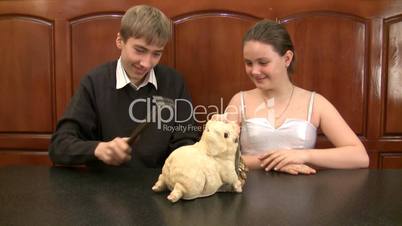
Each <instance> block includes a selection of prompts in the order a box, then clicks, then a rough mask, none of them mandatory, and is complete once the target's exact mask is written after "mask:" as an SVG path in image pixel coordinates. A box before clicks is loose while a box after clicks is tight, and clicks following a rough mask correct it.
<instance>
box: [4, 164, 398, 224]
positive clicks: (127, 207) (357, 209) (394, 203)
mask: <svg viewBox="0 0 402 226" xmlns="http://www.w3.org/2000/svg"><path fill="white" fill-rule="evenodd" d="M159 172H160V170H159V169H145V168H140V167H138V168H108V169H84V168H81V169H71V168H47V167H34V166H23V167H22V166H15V167H2V168H0V225H203V226H204V225H205V226H207V225H208V226H209V225H402V170H368V169H364V170H323V171H320V172H318V174H316V175H313V176H291V175H286V174H280V173H272V172H269V173H265V172H262V171H253V172H250V173H249V174H248V180H247V183H246V185H245V187H244V192H243V193H240V194H236V193H218V194H215V195H213V196H210V197H207V198H201V199H196V200H192V201H179V202H178V203H175V204H171V203H170V202H168V201H167V200H166V195H167V193H154V192H153V191H152V190H151V187H152V185H153V183H154V182H155V181H156V179H157V176H158V174H159Z"/></svg>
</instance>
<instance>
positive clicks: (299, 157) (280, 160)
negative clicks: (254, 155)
mask: <svg viewBox="0 0 402 226" xmlns="http://www.w3.org/2000/svg"><path fill="white" fill-rule="evenodd" d="M308 158H309V154H308V151H306V150H278V151H272V152H268V153H266V154H264V155H262V156H260V157H259V158H258V159H259V160H260V161H261V167H262V168H265V170H266V171H270V170H271V169H274V170H280V169H281V168H282V167H284V166H286V165H288V164H304V163H307V162H308Z"/></svg>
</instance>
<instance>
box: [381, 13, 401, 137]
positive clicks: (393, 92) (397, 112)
mask: <svg viewBox="0 0 402 226" xmlns="http://www.w3.org/2000/svg"><path fill="white" fill-rule="evenodd" d="M386 27H387V29H385V32H387V33H386V34H385V35H386V37H387V36H388V38H387V39H386V40H385V41H386V43H387V45H386V52H387V53H388V54H387V59H386V64H385V65H384V66H385V68H386V75H385V76H386V77H387V79H386V82H387V83H386V85H387V87H386V96H385V97H386V100H385V109H384V110H385V119H384V120H385V128H384V133H385V135H388V136H402V120H401V117H402V16H399V17H395V18H393V19H392V20H389V21H388V23H387V25H386Z"/></svg>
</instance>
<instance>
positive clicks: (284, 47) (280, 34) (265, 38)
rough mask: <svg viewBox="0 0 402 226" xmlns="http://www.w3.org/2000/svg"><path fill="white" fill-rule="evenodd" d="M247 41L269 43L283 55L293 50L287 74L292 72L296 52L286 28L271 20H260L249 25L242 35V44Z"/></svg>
mask: <svg viewBox="0 0 402 226" xmlns="http://www.w3.org/2000/svg"><path fill="white" fill-rule="evenodd" d="M248 41H258V42H262V43H265V44H269V45H271V46H272V47H273V49H274V51H275V52H277V53H278V54H279V55H281V56H283V55H285V53H286V51H288V50H290V51H292V52H293V58H292V62H290V64H289V67H287V71H288V74H289V75H291V74H293V73H294V67H295V61H296V54H295V50H294V47H293V43H292V40H291V39H290V35H289V33H288V31H287V30H286V28H285V27H284V26H283V25H281V24H278V23H276V22H274V21H271V20H261V21H259V22H257V23H256V24H255V25H254V26H253V27H251V28H250V29H249V30H248V31H247V32H246V34H244V36H243V46H244V44H245V43H246V42H248Z"/></svg>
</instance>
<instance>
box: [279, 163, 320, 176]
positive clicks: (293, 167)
mask: <svg viewBox="0 0 402 226" xmlns="http://www.w3.org/2000/svg"><path fill="white" fill-rule="evenodd" d="M278 171H280V172H284V173H289V174H292V175H298V174H299V173H300V174H307V175H309V174H315V173H316V172H317V171H316V170H315V169H313V168H311V167H310V166H308V165H305V164H288V165H286V166H284V167H282V168H280V169H279V170H278Z"/></svg>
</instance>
